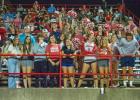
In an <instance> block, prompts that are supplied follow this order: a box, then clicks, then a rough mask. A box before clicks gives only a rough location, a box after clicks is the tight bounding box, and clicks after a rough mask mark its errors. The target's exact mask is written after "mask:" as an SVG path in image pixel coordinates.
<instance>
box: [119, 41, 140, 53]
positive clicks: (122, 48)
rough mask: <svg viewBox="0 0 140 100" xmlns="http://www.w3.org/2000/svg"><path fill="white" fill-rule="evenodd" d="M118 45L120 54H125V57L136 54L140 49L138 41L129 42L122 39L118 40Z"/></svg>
mask: <svg viewBox="0 0 140 100" xmlns="http://www.w3.org/2000/svg"><path fill="white" fill-rule="evenodd" d="M117 45H118V46H119V48H118V49H119V52H120V54H124V55H132V54H136V52H137V51H138V48H139V44H138V41H137V40H136V39H133V40H131V41H127V40H126V39H125V38H121V39H119V40H118V43H117Z"/></svg>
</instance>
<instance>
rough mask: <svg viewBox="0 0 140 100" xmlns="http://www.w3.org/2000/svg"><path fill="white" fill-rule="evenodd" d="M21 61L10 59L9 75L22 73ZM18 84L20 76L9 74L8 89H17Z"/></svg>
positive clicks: (8, 64)
mask: <svg viewBox="0 0 140 100" xmlns="http://www.w3.org/2000/svg"><path fill="white" fill-rule="evenodd" d="M19 63H20V62H19V60H18V59H14V58H9V59H8V62H7V66H8V73H20V68H19ZM16 82H19V75H14V74H9V77H8V88H16Z"/></svg>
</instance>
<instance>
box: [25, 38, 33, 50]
mask: <svg viewBox="0 0 140 100" xmlns="http://www.w3.org/2000/svg"><path fill="white" fill-rule="evenodd" d="M27 38H30V36H26V37H25V40H24V44H23V53H26V51H27V53H29V52H31V47H32V43H31V38H30V42H29V43H27V41H26V40H27ZM27 45H28V46H29V48H27V47H26V46H27Z"/></svg>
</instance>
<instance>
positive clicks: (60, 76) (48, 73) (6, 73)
mask: <svg viewBox="0 0 140 100" xmlns="http://www.w3.org/2000/svg"><path fill="white" fill-rule="evenodd" d="M4 56H9V57H11V56H19V57H22V56H46V57H47V56H56V55H47V54H16V55H15V54H0V57H4ZM57 56H59V61H60V65H59V70H60V71H59V73H51V72H46V73H36V72H32V73H22V72H21V73H8V72H0V75H13V74H14V75H20V76H23V75H31V76H37V75H59V87H60V88H61V87H62V80H63V75H74V76H75V75H77V76H80V75H90V76H93V75H109V77H110V83H111V85H112V82H113V80H114V79H113V76H114V75H119V77H121V76H140V74H136V73H134V74H120V73H113V69H112V58H113V57H119V58H120V57H123V56H129V57H131V56H133V57H138V58H140V55H135V56H134V55H123V56H122V55H105V56H104V55H95V54H91V55H84V54H71V55H66V54H61V53H60V54H59V55H57ZM63 56H75V57H84V56H96V58H97V60H98V57H107V58H108V59H109V69H110V70H109V74H104V73H102V74H100V73H92V72H88V73H81V72H78V73H77V72H74V73H63V71H62V65H61V62H62V58H63ZM46 60H47V59H46ZM40 67H41V66H40ZM82 67H83V66H81V68H82ZM118 80H119V79H118Z"/></svg>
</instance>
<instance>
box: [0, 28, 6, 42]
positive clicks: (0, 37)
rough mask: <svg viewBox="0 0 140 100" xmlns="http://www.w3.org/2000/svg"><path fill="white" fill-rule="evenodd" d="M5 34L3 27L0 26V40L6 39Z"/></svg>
mask: <svg viewBox="0 0 140 100" xmlns="http://www.w3.org/2000/svg"><path fill="white" fill-rule="evenodd" d="M5 34H6V29H5V28H4V27H0V41H2V40H5V39H6V36H5Z"/></svg>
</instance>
